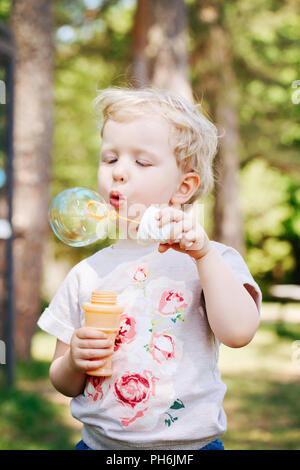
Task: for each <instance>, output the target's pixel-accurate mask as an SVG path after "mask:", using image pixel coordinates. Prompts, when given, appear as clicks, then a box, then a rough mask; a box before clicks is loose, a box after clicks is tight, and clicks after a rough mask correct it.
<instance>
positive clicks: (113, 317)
mask: <svg viewBox="0 0 300 470" xmlns="http://www.w3.org/2000/svg"><path fill="white" fill-rule="evenodd" d="M82 308H83V309H84V312H85V326H92V327H94V328H97V329H99V330H101V331H103V332H104V333H106V334H107V337H108V339H110V340H112V342H113V344H114V342H115V338H116V335H117V334H118V332H119V329H120V317H121V314H122V313H123V311H124V308H123V307H122V306H121V305H120V304H118V302H117V293H116V292H113V291H96V292H92V297H91V302H85V303H84V304H82ZM87 374H88V375H92V376H98V377H103V376H105V377H107V376H110V375H112V356H109V357H107V362H106V364H105V365H104V366H103V367H99V369H96V370H90V371H87Z"/></svg>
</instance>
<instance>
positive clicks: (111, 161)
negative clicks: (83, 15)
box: [106, 159, 151, 166]
mask: <svg viewBox="0 0 300 470" xmlns="http://www.w3.org/2000/svg"><path fill="white" fill-rule="evenodd" d="M115 161H116V159H114V160H107V162H106V163H113V162H115ZM137 163H138V164H139V165H140V166H151V165H149V164H148V163H146V164H143V163H140V162H137Z"/></svg>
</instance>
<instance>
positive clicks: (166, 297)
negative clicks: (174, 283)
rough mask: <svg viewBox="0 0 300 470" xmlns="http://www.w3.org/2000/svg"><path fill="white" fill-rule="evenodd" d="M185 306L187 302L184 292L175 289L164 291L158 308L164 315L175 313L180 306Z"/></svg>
mask: <svg viewBox="0 0 300 470" xmlns="http://www.w3.org/2000/svg"><path fill="white" fill-rule="evenodd" d="M185 307H187V304H186V303H184V297H183V294H182V293H180V292H176V291H175V290H174V289H173V290H171V291H165V292H163V294H162V296H161V299H160V302H159V306H158V310H159V313H161V314H162V315H174V314H176V312H177V311H178V310H179V309H180V308H185Z"/></svg>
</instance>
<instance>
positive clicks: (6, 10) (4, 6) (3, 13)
mask: <svg viewBox="0 0 300 470" xmlns="http://www.w3.org/2000/svg"><path fill="white" fill-rule="evenodd" d="M11 8H12V1H11V0H0V21H3V23H7V21H8V19H9V16H10V13H11Z"/></svg>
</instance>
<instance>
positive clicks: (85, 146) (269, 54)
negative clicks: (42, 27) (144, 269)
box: [50, 0, 300, 282]
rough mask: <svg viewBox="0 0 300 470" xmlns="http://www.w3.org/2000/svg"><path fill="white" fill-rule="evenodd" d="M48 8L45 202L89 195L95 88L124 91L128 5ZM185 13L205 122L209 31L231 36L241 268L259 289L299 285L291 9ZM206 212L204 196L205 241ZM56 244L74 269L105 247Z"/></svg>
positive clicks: (78, 2) (231, 5)
mask: <svg viewBox="0 0 300 470" xmlns="http://www.w3.org/2000/svg"><path fill="white" fill-rule="evenodd" d="M96 3H97V2H95V5H96ZM55 5H56V20H57V33H56V46H57V47H56V75H55V116H56V126H55V140H54V156H53V181H52V185H51V189H52V197H54V196H55V195H56V194H58V193H59V192H60V191H62V190H64V189H66V188H70V187H74V186H84V187H88V188H91V189H97V178H96V175H97V166H98V158H99V150H100V145H101V139H100V136H99V128H98V121H97V115H96V113H95V111H94V107H93V100H94V98H95V97H96V90H97V89H101V88H105V87H107V86H111V85H117V86H122V85H126V84H127V83H128V70H129V65H130V61H131V57H130V53H131V30H132V25H133V20H134V12H135V7H136V2H135V1H125V0H123V1H121V0H118V1H117V0H114V1H113V0H111V1H100V0H99V2H98V6H97V5H96V7H95V9H94V10H89V9H88V8H87V5H88V2H84V1H82V0H72V1H65V0H64V1H57V2H56V3H55ZM186 5H187V11H188V15H189V51H190V56H191V64H192V66H191V80H192V85H193V90H194V92H195V95H196V96H198V98H199V100H200V101H202V102H203V106H204V109H205V110H207V111H208V112H209V113H210V114H211V115H213V107H212V103H213V100H212V97H211V94H210V89H211V88H210V87H211V80H212V76H213V74H214V73H216V72H217V73H219V72H218V64H217V63H211V62H210V58H209V54H208V52H209V37H210V31H211V29H210V28H211V27H213V25H214V24H215V21H216V22H219V24H221V25H222V27H224V28H226V29H227V31H228V33H229V38H230V43H231V46H232V52H233V67H234V71H235V74H236V87H237V91H238V112H239V120H240V135H241V148H240V160H241V164H242V171H241V174H240V181H241V191H242V198H241V205H242V209H243V216H244V220H245V232H246V233H245V235H246V243H247V255H246V260H247V262H248V263H249V268H250V270H251V272H252V273H253V275H254V276H256V277H258V278H259V279H260V280H265V281H267V282H271V281H272V280H273V281H274V280H276V281H278V282H283V281H285V282H288V281H289V282H297V276H298V275H299V271H300V268H299V263H300V261H298V259H299V258H300V256H298V254H297V253H298V251H297V250H298V247H299V242H298V241H297V240H298V239H299V230H300V208H299V207H300V206H299V198H300V196H299V194H300V193H299V194H298V193H297V186H299V180H300V177H299V172H298V170H297V166H298V158H299V157H298V151H299V142H300V125H299V114H300V105H296V104H294V103H293V101H292V98H293V93H295V88H292V83H293V81H295V80H297V79H300V67H299V54H298V52H299V44H298V43H299V40H300V34H299V31H300V28H299V26H300V16H299V7H298V6H297V4H296V3H295V2H293V1H292V0H288V1H286V2H284V3H282V2H277V1H275V0H262V1H261V0H254V1H252V2H249V0H238V1H234V2H233V1H228V2H223V6H224V8H223V9H221V10H220V15H219V16H217V17H216V18H215V19H214V11H213V8H214V7H210V10H209V11H208V10H207V11H206V12H204V13H205V14H204V13H203V8H204V7H203V6H202V5H201V4H199V2H196V1H194V0H190V1H187V2H186ZM66 28H67V29H66ZM283 51H284V53H283ZM212 117H213V116H212ZM255 157H257V158H255ZM297 194H298V195H297ZM211 203H212V197H210V198H209V199H208V205H209V210H210V212H209V214H207V216H206V225H207V226H206V229H208V232H210V231H211V229H212V227H211V220H209V219H211V214H212V212H211ZM50 236H51V238H52V239H53V238H54V236H53V235H52V234H50ZM54 243H55V244H56V250H55V253H56V256H61V255H62V254H63V255H64V256H67V257H70V258H72V260H73V262H77V261H79V260H80V259H82V258H83V257H86V256H89V255H90V254H92V253H93V252H95V251H96V250H97V249H100V248H102V247H104V246H107V244H108V242H104V243H102V244H99V243H98V244H94V245H92V246H90V247H85V248H80V249H79V248H70V247H67V246H65V245H63V244H62V243H61V242H59V241H57V240H54Z"/></svg>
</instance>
